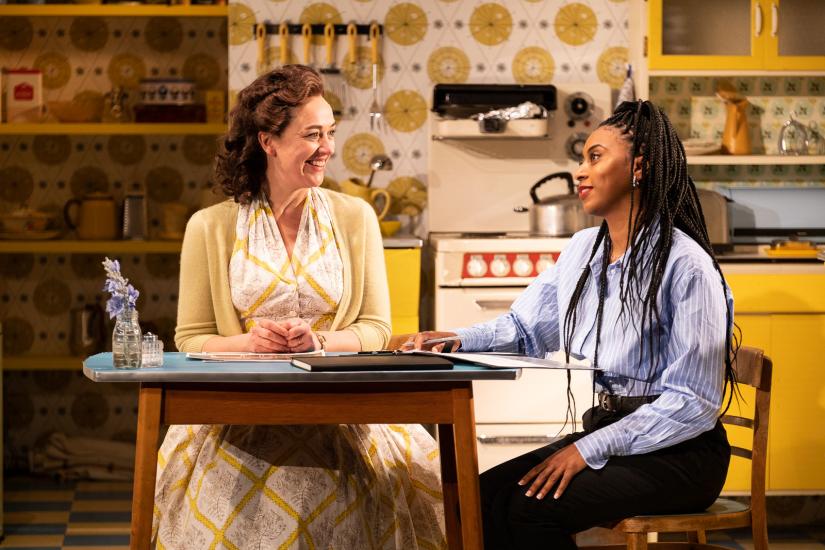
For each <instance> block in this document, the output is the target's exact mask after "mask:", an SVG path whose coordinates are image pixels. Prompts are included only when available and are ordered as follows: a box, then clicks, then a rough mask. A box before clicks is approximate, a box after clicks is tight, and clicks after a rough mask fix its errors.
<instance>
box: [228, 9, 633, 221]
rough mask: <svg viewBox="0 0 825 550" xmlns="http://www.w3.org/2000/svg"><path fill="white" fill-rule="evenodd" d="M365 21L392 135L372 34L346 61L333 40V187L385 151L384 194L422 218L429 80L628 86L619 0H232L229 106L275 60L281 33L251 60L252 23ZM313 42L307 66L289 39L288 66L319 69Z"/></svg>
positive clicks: (361, 172)
mask: <svg viewBox="0 0 825 550" xmlns="http://www.w3.org/2000/svg"><path fill="white" fill-rule="evenodd" d="M372 21H375V22H378V23H380V24H382V25H383V26H384V34H383V35H382V36H381V42H380V48H379V50H380V55H379V60H378V80H379V83H378V95H379V101H380V103H381V105H382V106H383V111H384V114H385V117H386V121H387V126H388V127H387V128H386V129H385V130H383V131H376V132H371V131H370V126H369V122H370V120H369V109H370V103H371V102H372V64H371V59H370V48H369V41H368V37H367V36H363V35H362V36H359V37H358V42H357V44H356V48H355V52H354V54H355V55H354V56H353V57H352V58H351V57H350V53H351V52H350V48H349V44H348V42H347V37H346V36H337V37H336V40H335V51H334V66H335V67H336V68H339V69H340V70H341V72H342V77H343V83H342V85H341V84H336V83H335V82H330V83H329V85H328V88H329V93H328V94H327V97H328V99H329V100H330V103H331V104H332V105H333V106H334V107H340V108H341V110H342V111H343V117H342V118H341V120H340V121H339V126H338V132H337V136H338V140H337V141H338V142H337V152H336V156H335V158H334V159H333V162H332V163H331V164H330V165H329V166H330V169H329V174H328V175H329V180H330V181H329V182H328V185H329V186H331V187H335V185H336V181H338V180H341V179H344V178H349V177H364V176H366V175H367V174H368V173H369V159H370V158H371V157H372V156H373V155H376V154H387V155H389V156H390V157H391V158H392V160H393V170H392V171H391V172H390V173H389V174H387V173H386V172H379V173H378V174H377V175H376V177H375V185H376V186H378V187H383V186H387V187H388V189H389V191H390V193H391V195H392V197H393V205H392V208H391V211H390V212H391V214H417V213H418V212H420V209H419V206H422V205H423V202H424V197H425V196H426V195H425V192H426V183H427V182H426V171H427V158H426V151H427V138H428V136H427V125H426V122H427V114H428V110H429V107H430V102H431V94H432V86H433V84H435V83H439V82H443V83H471V82H489V83H512V82H519V83H525V84H538V83H563V82H597V81H603V82H606V83H608V84H609V85H610V86H611V87H613V88H618V87H619V86H620V85H621V84H622V82H623V81H624V78H625V70H626V68H625V66H626V63H627V56H628V49H627V44H628V7H627V3H626V2H625V1H623V0H583V1H573V2H569V1H562V0H539V1H535V0H534V1H530V0H499V1H497V2H489V1H484V0H453V1H448V0H415V1H410V2H406V1H401V2H399V1H392V2H390V1H380V0H340V1H332V0H330V1H327V2H309V3H308V2H306V1H305V0H281V1H272V0H240V1H237V2H234V1H233V2H231V3H230V15H229V59H230V62H229V88H230V92H229V95H230V98H231V97H234V96H235V95H236V94H237V92H238V91H239V90H240V89H242V88H243V87H244V86H246V85H247V84H249V83H250V82H252V80H254V78H255V77H256V76H257V74H258V68H259V67H261V68H263V69H270V68H274V67H276V66H278V64H279V63H280V59H281V55H280V47H281V45H280V39H279V37H278V36H277V34H270V35H268V36H267V37H266V44H265V50H264V51H265V52H266V54H265V56H266V59H264V60H259V59H258V49H259V46H258V44H257V43H256V39H255V36H254V28H255V24H256V23H264V22H267V23H270V24H274V25H277V24H279V23H281V22H288V23H327V22H332V23H350V22H356V23H360V24H368V23H370V22H372ZM316 38H321V37H316ZM313 44H314V45H313V46H312V47H311V49H310V58H309V59H305V58H304V47H303V38H302V37H301V36H300V35H290V37H289V41H288V43H287V48H288V50H289V51H288V52H287V53H286V56H285V58H286V59H287V60H288V62H289V63H294V62H301V63H310V64H313V65H315V66H316V67H318V68H323V67H326V55H325V50H324V48H323V45H322V41H321V40H315V41H314V42H313ZM418 229H419V231H421V232H423V230H424V228H422V227H420V226H419V227H418Z"/></svg>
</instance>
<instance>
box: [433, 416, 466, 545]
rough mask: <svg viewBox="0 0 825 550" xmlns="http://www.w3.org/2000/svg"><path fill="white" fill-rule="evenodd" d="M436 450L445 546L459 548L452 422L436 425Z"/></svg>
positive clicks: (459, 520)
mask: <svg viewBox="0 0 825 550" xmlns="http://www.w3.org/2000/svg"><path fill="white" fill-rule="evenodd" d="M438 450H439V454H440V457H441V487H442V490H443V492H444V525H445V527H446V530H447V548H451V549H456V550H460V549H461V547H462V546H461V518H460V513H459V509H458V482H457V477H456V468H455V464H456V463H455V439H454V436H453V425H452V424H439V425H438Z"/></svg>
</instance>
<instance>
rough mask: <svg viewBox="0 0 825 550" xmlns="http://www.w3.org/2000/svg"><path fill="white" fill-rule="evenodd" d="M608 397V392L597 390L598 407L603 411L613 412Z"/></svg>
mask: <svg viewBox="0 0 825 550" xmlns="http://www.w3.org/2000/svg"><path fill="white" fill-rule="evenodd" d="M610 397H611V395H610V394H609V393H606V392H599V408H600V409H602V410H603V411H607V412H614V411H613V407H612V403H611V402H610V401H611V400H610Z"/></svg>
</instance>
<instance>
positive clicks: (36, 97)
mask: <svg viewBox="0 0 825 550" xmlns="http://www.w3.org/2000/svg"><path fill="white" fill-rule="evenodd" d="M3 81H4V82H3V83H4V85H5V92H6V94H5V95H6V100H5V102H4V107H5V117H4V120H5V121H6V122H40V120H41V118H42V116H43V73H42V72H41V71H39V70H38V69H3Z"/></svg>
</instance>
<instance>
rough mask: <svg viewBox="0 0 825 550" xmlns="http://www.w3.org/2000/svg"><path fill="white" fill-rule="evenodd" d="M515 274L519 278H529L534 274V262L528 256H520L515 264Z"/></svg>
mask: <svg viewBox="0 0 825 550" xmlns="http://www.w3.org/2000/svg"><path fill="white" fill-rule="evenodd" d="M513 272H514V273H515V274H516V275H518V276H519V277H529V276H530V275H532V274H533V262H531V261H530V256H528V255H527V254H519V255H518V256H516V261H514V262H513Z"/></svg>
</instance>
